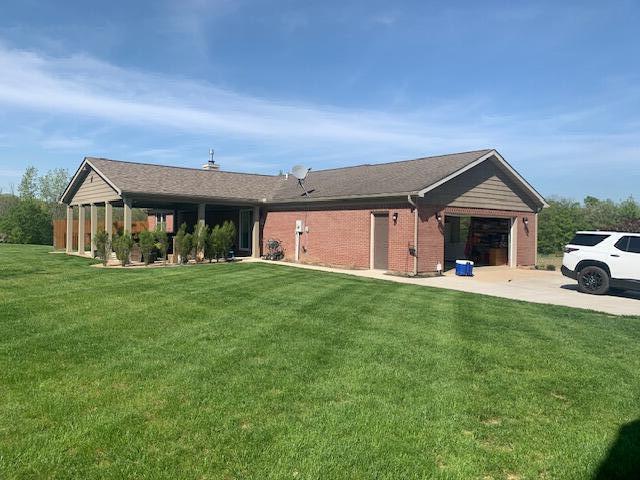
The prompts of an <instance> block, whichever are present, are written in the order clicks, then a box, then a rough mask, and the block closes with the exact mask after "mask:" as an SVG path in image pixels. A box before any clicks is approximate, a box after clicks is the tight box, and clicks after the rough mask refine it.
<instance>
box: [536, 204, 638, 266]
mask: <svg viewBox="0 0 640 480" xmlns="http://www.w3.org/2000/svg"><path fill="white" fill-rule="evenodd" d="M547 203H548V204H549V208H545V209H544V210H542V211H541V212H540V214H539V215H538V252H539V253H542V254H553V253H559V252H561V251H562V248H563V247H564V245H566V244H567V243H569V241H570V240H571V239H572V238H573V235H574V233H575V232H576V231H578V230H614V231H621V232H637V233H640V204H638V202H637V201H636V200H635V199H634V198H633V197H629V198H627V199H625V200H622V201H621V202H615V201H613V200H609V199H607V200H600V199H599V198H596V197H591V196H589V197H586V198H585V199H584V200H583V202H582V203H581V202H577V201H575V200H572V199H569V198H559V197H552V198H550V199H548V200H547Z"/></svg>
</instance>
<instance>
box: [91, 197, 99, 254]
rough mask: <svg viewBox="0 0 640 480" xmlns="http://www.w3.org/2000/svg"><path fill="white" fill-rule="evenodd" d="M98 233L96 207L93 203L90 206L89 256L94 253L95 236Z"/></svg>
mask: <svg viewBox="0 0 640 480" xmlns="http://www.w3.org/2000/svg"><path fill="white" fill-rule="evenodd" d="M97 233H98V207H96V204H95V203H92V204H91V256H92V257H93V256H94V252H95V251H96V234H97Z"/></svg>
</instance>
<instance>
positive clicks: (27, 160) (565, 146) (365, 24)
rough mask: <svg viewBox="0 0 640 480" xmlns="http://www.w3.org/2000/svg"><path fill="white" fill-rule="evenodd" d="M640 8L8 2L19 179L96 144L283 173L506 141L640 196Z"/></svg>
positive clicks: (594, 182) (550, 171) (550, 174)
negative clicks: (212, 153) (31, 168)
mask: <svg viewBox="0 0 640 480" xmlns="http://www.w3.org/2000/svg"><path fill="white" fill-rule="evenodd" d="M638 24H640V3H638V2H635V1H611V2H601V1H593V2H589V1H582V2H570V1H566V2H565V1H563V2H542V1H541V2H515V1H505V2H495V1H485V2H463V1H459V2H427V1H418V2H388V1H384V2H378V1H363V2H350V1H345V0H343V1H338V2H333V1H322V2H320V1H318V2H303V1H271V2H267V1H252V2H248V1H247V2H245V1H242V0H238V1H226V0H212V1H205V0H184V1H180V2H178V1H166V0H156V1H149V2H144V1H136V2H131V1H128V2H119V1H111V2H86V1H82V2H80V1H78V2H76V1H65V2H53V1H50V2H42V1H33V0H20V1H13V0H4V1H3V2H2V5H1V6H0V72H1V73H0V188H2V189H3V191H7V190H8V189H9V188H10V185H11V184H17V182H18V181H19V178H20V175H21V173H22V171H23V170H24V168H25V167H26V166H27V165H35V166H36V167H38V168H39V169H40V170H43V171H44V170H47V169H50V168H54V167H65V168H68V169H69V170H71V171H73V170H75V168H76V167H77V166H78V164H79V163H80V161H81V160H82V158H83V157H84V156H85V155H92V156H104V157H109V158H116V159H125V160H131V161H140V162H151V163H163V164H172V165H183V166H194V167H198V166H200V165H201V164H202V163H203V162H204V161H206V159H207V152H208V149H209V148H210V147H213V148H215V150H216V159H217V161H218V162H219V163H220V164H221V165H222V168H223V169H226V170H234V171H250V172H262V173H277V172H278V171H279V170H284V171H286V170H288V169H289V168H290V167H291V166H292V165H294V164H297V163H304V164H307V165H309V166H311V167H313V168H314V169H321V168H330V167H336V166H343V165H354V164H359V163H377V162H384V161H392V160H401V159H408V158H415V157H420V156H425V155H435V154H442V153H451V152H456V151H465V150H474V149H480V148H486V147H494V148H497V149H498V150H499V151H500V152H501V153H502V154H503V155H504V156H505V158H506V159H507V160H508V161H509V162H510V163H511V164H512V165H513V166H514V167H515V168H516V169H518V170H519V171H520V172H521V173H522V174H523V175H524V176H525V177H526V178H527V179H529V180H530V181H531V182H532V183H533V184H534V186H536V187H537V188H538V190H540V191H541V193H543V194H544V195H547V196H550V195H554V194H559V195H564V196H570V197H574V198H582V197H584V196H585V195H587V194H590V195H597V196H601V197H610V198H614V199H620V198H624V197H626V196H628V195H630V194H634V195H635V197H636V198H638V197H640V187H639V185H640V54H639V53H638V52H639V51H640V39H639V38H638V30H637V25H638Z"/></svg>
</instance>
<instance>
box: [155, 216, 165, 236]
mask: <svg viewBox="0 0 640 480" xmlns="http://www.w3.org/2000/svg"><path fill="white" fill-rule="evenodd" d="M156 227H160V228H161V229H162V230H164V231H165V232H166V231H167V214H166V213H156Z"/></svg>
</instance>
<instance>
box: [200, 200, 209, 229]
mask: <svg viewBox="0 0 640 480" xmlns="http://www.w3.org/2000/svg"><path fill="white" fill-rule="evenodd" d="M206 209H207V206H206V205H205V204H204V203H200V204H198V223H199V224H201V225H204V222H205V212H206Z"/></svg>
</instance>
